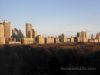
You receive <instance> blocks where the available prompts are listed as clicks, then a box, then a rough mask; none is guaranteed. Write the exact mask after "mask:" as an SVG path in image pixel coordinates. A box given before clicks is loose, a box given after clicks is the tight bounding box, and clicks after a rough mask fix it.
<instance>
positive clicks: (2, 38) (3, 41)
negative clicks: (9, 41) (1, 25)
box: [0, 37, 5, 45]
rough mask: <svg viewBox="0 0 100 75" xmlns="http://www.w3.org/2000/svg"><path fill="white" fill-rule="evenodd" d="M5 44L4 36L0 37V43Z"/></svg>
mask: <svg viewBox="0 0 100 75" xmlns="http://www.w3.org/2000/svg"><path fill="white" fill-rule="evenodd" d="M2 44H5V37H0V45H2Z"/></svg>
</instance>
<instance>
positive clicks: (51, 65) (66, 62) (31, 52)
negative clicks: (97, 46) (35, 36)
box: [0, 46, 100, 75]
mask: <svg viewBox="0 0 100 75" xmlns="http://www.w3.org/2000/svg"><path fill="white" fill-rule="evenodd" d="M84 51H85V50H84V49H83V50H80V49H79V50H74V49H64V48H52V47H49V48H43V47H40V48H32V47H30V46H14V47H11V46H4V47H1V48H0V75H57V74H60V75H70V74H74V75H77V74H96V72H99V70H100V50H97V52H86V51H85V52H84ZM70 67H86V68H89V67H90V68H95V69H96V70H63V69H61V68H70Z"/></svg>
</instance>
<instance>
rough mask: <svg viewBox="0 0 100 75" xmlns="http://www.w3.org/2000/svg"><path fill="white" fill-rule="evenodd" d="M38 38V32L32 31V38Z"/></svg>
mask: <svg viewBox="0 0 100 75" xmlns="http://www.w3.org/2000/svg"><path fill="white" fill-rule="evenodd" d="M36 36H37V31H35V30H34V29H32V37H33V38H36Z"/></svg>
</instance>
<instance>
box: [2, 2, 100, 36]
mask: <svg viewBox="0 0 100 75" xmlns="http://www.w3.org/2000/svg"><path fill="white" fill-rule="evenodd" d="M0 18H1V19H7V20H9V21H11V23H12V25H13V27H16V28H18V29H21V30H22V31H23V32H25V23H32V24H33V28H35V29H36V30H37V32H38V33H39V34H44V35H58V34H61V33H66V34H68V35H70V34H71V35H75V34H76V32H79V31H83V30H85V31H88V32H93V33H95V32H99V31H100V0H0Z"/></svg>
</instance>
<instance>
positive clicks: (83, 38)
mask: <svg viewBox="0 0 100 75" xmlns="http://www.w3.org/2000/svg"><path fill="white" fill-rule="evenodd" d="M81 42H88V34H87V32H86V31H82V32H81Z"/></svg>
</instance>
